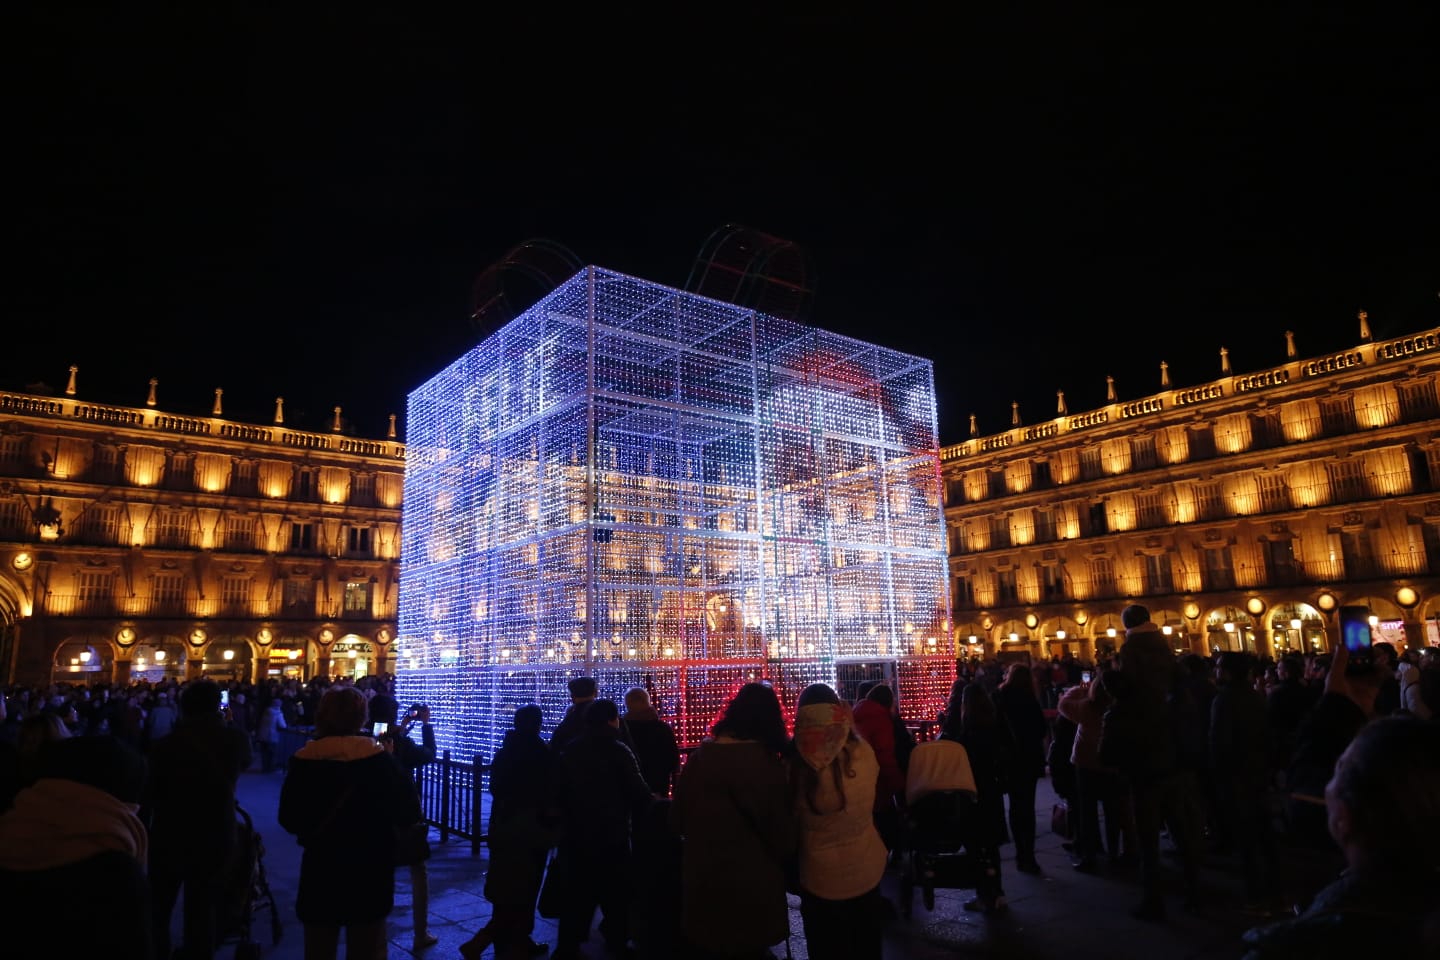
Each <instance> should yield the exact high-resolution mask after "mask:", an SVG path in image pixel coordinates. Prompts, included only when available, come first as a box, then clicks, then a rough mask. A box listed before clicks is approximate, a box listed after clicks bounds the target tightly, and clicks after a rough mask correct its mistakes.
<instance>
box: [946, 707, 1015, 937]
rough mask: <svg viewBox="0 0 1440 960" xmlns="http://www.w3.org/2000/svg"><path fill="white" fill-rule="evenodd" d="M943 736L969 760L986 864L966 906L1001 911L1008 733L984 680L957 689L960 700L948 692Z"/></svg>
mask: <svg viewBox="0 0 1440 960" xmlns="http://www.w3.org/2000/svg"><path fill="white" fill-rule="evenodd" d="M945 716H946V721H945V729H944V733H943V734H942V735H943V736H946V737H949V738H950V739H952V740H957V741H959V742H960V744H961V745H962V746H964V747H965V752H966V753H967V754H968V755H969V758H970V770H971V773H972V774H973V775H974V777H975V799H976V805H977V807H978V816H977V817H976V824H975V829H976V833H977V836H976V840H975V846H976V850H977V852H978V855H979V859H980V860H981V862H982V863H983V864H984V865H985V869H984V872H983V876H982V879H981V882H980V884H979V886H977V887H976V890H975V896H974V897H973V898H972V899H970V900H967V901H966V902H965V909H966V910H971V911H978V912H981V913H988V914H995V913H1002V912H1004V911H1005V909H1006V902H1005V888H1004V886H1003V884H1002V882H1001V874H1000V845H1001V844H1002V843H1003V842H1004V841H1005V786H1004V782H1003V779H1002V778H1003V776H1004V771H1005V769H1006V766H1007V760H1006V757H1007V756H1008V755H1009V753H1010V752H1011V750H1012V747H1011V741H1010V735H1009V731H1008V730H1006V728H1005V725H1004V724H1003V723H1001V722H1000V720H999V716H998V714H997V713H996V710H995V702H994V701H993V700H991V699H990V694H989V693H988V692H986V690H985V687H984V685H983V684H980V683H969V684H966V685H965V686H964V687H963V688H962V689H961V691H960V702H959V703H956V702H955V700H954V697H953V696H952V698H951V702H950V704H949V705H948V706H947V707H946V710H945Z"/></svg>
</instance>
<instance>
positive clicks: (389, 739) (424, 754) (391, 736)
mask: <svg viewBox="0 0 1440 960" xmlns="http://www.w3.org/2000/svg"><path fill="white" fill-rule="evenodd" d="M381 689H382V690H383V689H384V687H383V686H382V687H381ZM379 699H380V694H376V695H375V696H373V697H371V698H370V723H371V725H372V726H373V725H374V724H376V723H385V724H389V727H390V729H389V730H388V731H386V732H385V733H384V734H382V735H380V736H379V737H377V738H376V739H378V740H379V741H380V745H381V746H382V747H384V748H385V749H386V750H389V751H390V753H391V754H392V755H394V757H395V762H396V763H398V764H400V769H401V770H402V771H404V773H405V779H407V780H409V781H410V783H412V784H415V782H416V781H415V778H416V774H417V773H418V772H419V770H420V768H421V767H423V766H425V765H426V764H428V763H433V762H434V761H435V755H436V752H437V750H436V745H435V727H434V725H433V724H431V722H430V708H429V707H428V706H426V705H425V704H423V703H417V704H415V705H414V706H412V707H411V708H410V709H409V710H407V711H406V712H405V716H404V717H403V718H401V719H400V720H399V722H398V725H397V720H396V716H395V710H396V709H398V707H396V706H386V705H385V704H384V703H383V702H382V703H381V705H380V707H379V708H378V709H377V707H376V706H375V701H376V700H379ZM389 702H390V704H391V705H394V704H395V698H394V697H390V698H389ZM416 724H419V726H420V742H419V743H418V744H417V743H416V742H415V741H414V740H413V739H411V734H410V731H411V730H412V729H414V727H415V726H416ZM417 789H418V785H417ZM417 796H418V794H417ZM427 847H428V844H427ZM428 858H429V854H428V853H427V854H426V857H425V858H424V859H420V860H416V861H415V862H413V863H410V864H407V865H406V869H408V870H409V871H410V917H411V920H413V921H414V929H413V932H414V937H413V942H412V948H413V952H415V953H419V952H420V951H421V950H424V949H426V948H427V947H433V946H435V944H437V943H439V942H440V938H439V937H437V936H435V934H433V933H431V932H430V872H429V870H428V869H427V868H426V866H425V860H426V859H428Z"/></svg>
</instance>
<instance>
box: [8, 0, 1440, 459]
mask: <svg viewBox="0 0 1440 960" xmlns="http://www.w3.org/2000/svg"><path fill="white" fill-rule="evenodd" d="M133 6H134V5H126V7H133ZM273 6H274V7H277V8H279V7H282V6H283V5H273ZM290 6H300V5H290ZM388 6H390V7H392V9H388V10H386V11H385V12H383V13H366V12H364V11H365V10H369V9H371V8H370V7H369V5H365V4H360V5H349V6H340V5H337V6H336V8H335V12H334V13H333V14H330V15H321V14H304V15H299V14H295V13H294V12H290V11H284V12H276V11H275V10H270V9H267V10H262V9H261V8H260V6H259V5H256V6H253V7H251V6H246V5H239V4H226V3H214V4H195V5H190V8H187V9H183V10H181V9H178V8H177V10H172V11H169V12H166V13H164V14H161V13H158V12H157V13H148V14H145V13H139V12H136V11H135V10H134V9H125V8H121V7H120V6H118V5H117V7H116V9H113V10H111V9H105V10H99V9H89V8H86V7H83V6H78V5H70V4H64V3H59V4H45V5H37V6H36V7H35V8H33V9H32V10H30V11H29V12H28V13H25V14H22V15H21V17H20V18H18V19H16V20H15V21H14V23H15V29H13V30H12V31H10V32H11V37H10V39H11V44H10V46H11V47H12V48H14V50H13V53H12V55H11V57H10V59H11V65H12V69H13V70H14V77H15V78H16V79H15V81H14V82H13V83H12V87H11V91H10V92H11V96H10V98H9V99H10V104H11V110H10V111H8V114H9V115H8V117H7V119H6V126H7V127H8V130H7V133H8V136H7V137H6V140H7V142H8V149H7V150H6V154H7V156H8V159H9V160H10V161H11V163H12V164H15V166H12V167H11V173H10V174H9V176H8V181H9V182H8V187H9V190H8V191H7V192H8V193H9V200H10V204H9V206H10V210H9V216H8V217H6V223H7V226H8V228H9V232H10V234H11V240H10V243H9V244H8V247H9V249H10V251H11V252H10V256H9V261H10V262H9V266H10V268H11V269H10V270H8V271H7V275H8V277H9V279H8V281H7V283H6V284H5V286H4V294H5V303H4V307H3V311H4V312H3V318H4V319H3V323H4V325H5V330H6V334H7V335H6V337H5V338H4V346H3V347H0V386H4V387H9V388H16V389H20V388H25V387H26V386H27V385H32V384H36V383H41V382H43V383H46V384H48V385H49V386H50V388H52V389H54V390H59V389H60V388H62V387H63V386H64V382H65V377H66V368H67V367H68V366H69V365H70V364H72V363H73V364H76V365H78V366H79V367H80V381H79V382H80V395H81V396H82V397H84V398H87V399H93V400H96V401H102V402H113V403H120V404H134V405H140V404H142V403H143V401H144V397H145V391H146V383H147V381H148V380H149V378H150V377H152V376H153V377H157V378H159V380H160V388H159V389H160V406H161V407H162V408H165V409H168V410H175V411H180V412H190V413H201V414H203V413H208V412H209V409H210V405H211V403H212V399H213V391H214V389H215V388H216V387H221V388H223V389H224V390H225V399H224V404H225V414H226V415H227V416H229V417H231V418H233V419H239V420H253V421H256V422H262V423H263V422H268V420H269V418H270V415H271V412H272V410H273V401H274V397H275V396H276V395H280V394H283V395H284V396H285V397H286V414H287V422H289V423H291V424H294V425H297V426H301V427H308V428H311V429H320V430H324V429H327V428H328V426H329V423H330V418H331V412H330V411H331V408H332V407H334V406H336V405H339V406H342V407H343V408H344V411H345V417H346V419H347V420H348V421H349V426H350V428H351V430H352V431H353V432H355V433H358V434H360V435H363V436H381V435H383V431H384V428H385V417H386V415H387V414H388V413H391V412H395V413H400V414H402V425H403V413H404V404H405V397H406V394H407V393H408V392H409V391H410V390H411V389H413V388H414V387H416V386H418V385H419V384H420V383H422V382H423V381H425V380H426V379H428V378H429V377H430V376H431V375H432V374H433V373H435V372H436V371H437V370H439V369H440V368H441V367H443V366H444V365H445V364H446V363H448V362H449V361H450V360H451V359H453V358H454V357H455V356H457V355H459V354H460V353H461V352H463V351H464V350H465V349H466V348H467V347H468V346H469V345H470V344H471V343H473V342H474V337H475V335H476V333H475V330H474V328H473V327H472V325H471V323H470V320H469V313H470V298H471V289H472V285H473V283H474V281H475V279H476V277H477V276H478V275H479V274H480V273H482V271H484V270H485V269H486V268H487V267H489V266H490V265H491V264H493V263H495V262H496V261H498V260H500V259H501V258H502V257H503V256H504V255H505V253H506V252H507V251H509V250H510V249H512V248H514V247H515V246H516V245H518V244H521V243H523V242H525V241H527V240H532V239H544V240H547V241H551V242H554V243H557V244H560V245H562V246H564V247H566V248H568V249H569V250H571V251H573V253H574V254H575V256H576V257H577V258H578V259H579V260H580V261H582V262H585V263H595V264H598V265H600V266H603V267H607V268H611V269H615V270H620V271H623V272H626V273H633V274H637V275H640V276H643V277H645V278H647V279H650V280H654V281H658V282H661V283H666V284H670V285H672V286H677V287H680V286H684V284H685V282H686V280H687V278H688V276H689V274H690V270H691V266H692V264H693V262H694V260H695V258H696V255H697V254H698V253H699V251H700V248H701V246H702V244H703V243H704V241H705V240H706V238H707V237H708V236H709V235H710V234H711V233H712V232H713V231H715V230H717V229H718V228H720V227H722V226H723V225H725V224H729V223H739V224H744V225H747V226H750V227H753V228H755V229H757V230H761V231H764V232H766V233H769V234H773V235H775V236H778V237H781V238H784V239H786V240H789V241H792V242H794V243H796V244H798V245H800V246H801V247H802V248H804V249H805V250H806V251H807V253H808V255H809V257H810V260H811V261H812V263H813V266H814V270H815V285H816V295H815V299H814V302H813V306H812V310H811V314H810V319H811V321H812V322H814V323H815V324H816V325H818V326H821V327H824V328H826V329H830V330H834V331H837V332H841V333H847V334H851V335H854V336H857V337H860V338H863V339H866V340H870V341H873V342H876V343H880V344H884V345H885V346H888V347H892V348H895V349H899V350H905V351H909V352H913V353H917V354H921V355H924V356H928V357H930V358H932V359H933V360H934V361H935V371H936V380H937V387H938V391H939V397H940V426H941V429H940V434H941V440H942V441H943V442H954V441H958V440H960V439H963V438H964V436H965V434H966V429H967V415H968V414H970V413H972V412H973V413H975V414H977V415H978V416H979V420H980V426H981V429H982V431H983V432H991V431H995V430H999V429H1003V428H1004V427H1006V426H1008V424H1009V418H1010V403H1011V401H1012V400H1018V401H1019V402H1020V403H1021V412H1022V415H1023V416H1024V418H1025V419H1026V421H1027V422H1033V421H1036V420H1041V419H1045V418H1049V417H1051V416H1053V415H1054V411H1055V391H1056V390H1057V389H1063V390H1065V392H1066V397H1067V401H1068V403H1069V405H1070V408H1071V410H1072V411H1077V410H1081V409H1087V408H1091V407H1094V406H1098V405H1100V404H1101V403H1102V402H1103V400H1104V378H1105V375H1106V374H1112V375H1114V376H1115V377H1116V381H1117V387H1118V389H1119V392H1120V395H1121V398H1122V399H1123V398H1126V397H1133V396H1140V395H1144V394H1148V393H1151V392H1154V391H1155V390H1157V389H1158V387H1159V363H1160V361H1161V360H1166V361H1168V362H1169V364H1170V372H1171V376H1172V380H1173V382H1175V383H1176V384H1183V383H1194V382H1199V381H1202V380H1208V379H1212V378H1214V377H1216V376H1218V375H1219V357H1218V350H1219V348H1220V347H1221V346H1222V345H1224V346H1226V347H1228V348H1229V350H1230V355H1231V359H1232V361H1233V363H1234V365H1235V369H1236V370H1237V371H1246V370H1256V369H1261V368H1263V367H1265V366H1267V365H1269V364H1272V363H1274V362H1278V361H1280V360H1282V359H1283V358H1284V331H1285V330H1287V329H1291V330H1294V331H1295V332H1296V336H1297V340H1298V342H1299V347H1300V350H1301V352H1302V354H1305V355H1312V354H1318V353H1322V352H1324V351H1328V350H1332V349H1338V348H1340V347H1343V346H1347V345H1350V344H1352V343H1353V342H1355V340H1356V339H1357V335H1358V325H1357V323H1356V321H1355V313H1356V311H1357V310H1359V309H1362V308H1363V309H1366V310H1368V311H1369V314H1370V319H1371V325H1372V328H1373V329H1374V331H1375V335H1376V336H1377V337H1384V336H1386V335H1390V334H1396V335H1398V334H1402V333H1408V332H1411V331H1414V330H1419V329H1424V328H1428V327H1434V326H1437V325H1440V299H1437V294H1440V231H1437V224H1440V174H1437V169H1440V123H1437V112H1436V103H1437V102H1440V101H1437V97H1436V94H1437V84H1436V75H1435V70H1436V66H1435V60H1436V58H1435V56H1434V50H1433V47H1431V46H1429V45H1428V41H1429V40H1431V39H1433V37H1434V35H1435V34H1434V33H1433V31H1432V30H1431V29H1430V28H1431V26H1432V25H1431V24H1429V23H1425V22H1422V21H1421V19H1420V17H1421V16H1422V15H1423V14H1422V13H1420V11H1421V10H1422V8H1423V7H1424V6H1425V5H1422V4H1414V5H1412V6H1413V7H1414V9H1415V10H1416V11H1417V12H1416V14H1415V18H1414V19H1413V20H1408V21H1407V20H1400V19H1395V20H1385V21H1382V20H1379V19H1376V16H1377V15H1376V14H1373V13H1367V14H1363V15H1362V16H1363V17H1364V18H1363V19H1356V18H1355V17H1353V16H1351V15H1345V14H1340V13H1334V12H1330V13H1318V12H1307V13H1298V12H1297V13H1291V14H1289V15H1286V16H1285V17H1283V18H1282V17H1279V16H1277V17H1276V18H1275V19H1273V20H1269V21H1262V20H1260V19H1257V18H1256V17H1255V15H1254V14H1253V13H1246V14H1244V15H1243V16H1241V17H1238V18H1236V19H1227V18H1226V17H1224V16H1222V15H1221V13H1219V12H1218V10H1217V9H1215V8H1206V9H1204V10H1202V9H1200V8H1195V9H1193V10H1191V11H1190V13H1189V14H1187V18H1186V19H1181V18H1180V17H1178V16H1177V15H1176V14H1175V13H1174V12H1168V11H1167V12H1165V13H1162V14H1144V15H1137V14H1133V13H1127V14H1124V15H1119V14H1115V15H1101V14H1097V13H1096V12H1095V11H1093V10H1091V9H1088V8H1089V7H1090V6H1092V5H1077V6H1078V7H1085V8H1087V9H1075V10H1066V11H1064V12H1054V11H1052V12H1042V11H1043V8H1040V7H1034V6H1032V5H1025V7H1026V9H1027V10H1028V11H1029V12H1028V13H1026V14H1024V15H1021V14H1017V13H1006V12H996V11H988V12H985V13H966V14H956V13H953V12H952V13H950V14H949V19H946V20H942V19H913V20H899V19H894V18H893V17H891V18H887V19H885V20H873V19H868V18H866V17H862V16H860V15H858V14H844V13H839V14H827V15H824V16H814V17H801V16H798V15H779V14H771V15H769V16H767V17H765V18H763V19H760V18H755V17H752V16H749V15H746V14H743V13H727V12H726V10H725V8H723V7H720V6H710V5H707V6H705V7H704V9H703V10H701V11H698V12H696V13H695V14H694V15H693V19H689V20H682V19H675V18H671V19H664V20H644V19H638V18H633V17H631V16H629V15H626V14H622V13H619V12H613V13H607V14H606V15H605V16H603V17H600V18H596V19H590V20H587V19H582V18H579V17H572V16H568V15H566V14H565V12H564V8H563V7H560V6H554V7H550V6H544V7H541V8H537V9H539V10H540V13H541V15H542V16H541V18H540V19H529V20H527V19H524V18H509V17H501V16H498V15H495V14H493V13H491V12H490V11H488V10H486V9H484V8H486V7H488V6H490V5H486V4H475V5H470V6H473V7H475V8H476V9H475V11H474V12H472V13H470V14H468V15H466V16H463V17H462V16H458V15H451V14H437V13H417V12H414V11H411V10H409V9H408V8H409V7H410V6H412V5H388ZM937 6H938V5H937ZM946 6H947V7H948V6H950V5H946ZM1316 6H1318V5H1316ZM1353 7H1354V9H1355V10H1357V11H1358V10H1360V9H1361V5H1358V4H1356V5H1353ZM736 9H741V8H736ZM957 9H959V7H958V6H957ZM1297 9H1299V8H1298V7H1297ZM212 345H216V346H212ZM217 347H218V349H217Z"/></svg>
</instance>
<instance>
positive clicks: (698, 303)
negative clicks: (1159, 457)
mask: <svg viewBox="0 0 1440 960" xmlns="http://www.w3.org/2000/svg"><path fill="white" fill-rule="evenodd" d="M406 441H407V462H406V471H405V500H404V503H405V514H404V524H403V532H402V542H401V570H402V579H401V584H400V616H399V631H400V636H399V639H400V642H401V644H402V646H403V648H404V650H405V651H406V656H407V662H408V664H409V666H408V667H407V668H406V669H404V670H402V671H401V672H400V673H399V679H398V684H399V697H400V699H401V701H402V703H405V704H408V703H411V702H416V701H423V702H426V703H429V704H431V705H432V708H433V709H434V711H435V715H436V717H437V720H438V724H437V736H438V738H439V741H440V744H441V746H442V747H445V748H448V749H450V750H451V751H452V752H453V754H454V755H455V756H456V758H457V759H458V758H465V757H468V756H470V755H472V754H480V755H482V756H484V757H486V758H489V757H493V756H494V753H495V751H496V749H497V748H498V747H499V745H500V743H501V741H502V739H503V737H504V732H505V731H506V730H507V729H509V727H510V723H511V719H512V717H513V713H514V710H515V708H516V707H518V706H521V705H524V704H526V703H529V702H535V703H538V704H540V705H541V707H542V708H543V710H544V713H545V727H546V730H547V731H549V730H552V729H553V728H554V726H555V724H557V723H558V722H559V720H560V718H561V717H562V715H563V714H564V711H565V709H566V707H568V706H569V694H568V692H567V688H566V684H567V682H568V681H569V680H570V679H571V678H572V677H575V676H579V675H581V674H588V675H591V676H594V677H595V678H596V680H597V681H598V683H599V687H600V696H602V697H609V698H612V699H614V700H615V701H616V702H617V703H620V704H621V707H622V711H623V698H624V695H625V692H626V691H627V690H628V689H630V688H631V687H636V686H638V687H644V688H645V689H646V690H648V691H649V692H650V696H651V700H652V702H653V703H654V704H655V706H656V707H657V708H658V710H659V711H660V714H661V716H663V717H665V718H666V719H668V720H670V721H671V722H672V723H674V724H675V725H676V728H677V731H678V732H679V734H680V737H681V740H682V742H683V743H685V744H693V743H696V742H698V741H699V740H700V739H701V738H702V737H703V736H704V735H705V734H706V733H708V732H709V729H710V727H711V726H712V725H713V723H714V721H715V719H716V717H717V716H718V714H719V713H720V711H721V709H722V707H723V706H724V704H725V703H726V701H727V700H728V699H729V698H730V697H731V695H733V693H734V691H735V690H736V689H737V688H738V687H739V686H740V685H741V684H742V683H744V682H746V681H749V680H756V679H764V680H768V681H770V682H771V683H772V684H773V685H774V686H775V688H776V690H777V692H778V693H779V695H780V699H781V702H782V704H783V705H784V706H785V708H786V711H787V713H790V712H793V709H794V704H795V700H796V698H797V697H798V696H799V694H800V691H801V690H802V689H803V688H804V687H805V685H806V684H808V683H812V682H816V681H823V682H826V683H830V684H832V685H835V686H836V687H837V689H839V690H840V692H841V694H842V696H849V695H853V690H854V687H855V686H856V684H857V683H858V682H859V680H861V679H866V678H868V677H870V676H879V675H881V674H884V675H886V676H888V677H890V678H891V679H892V682H893V683H895V685H896V687H897V690H896V692H897V695H898V697H899V700H900V703H901V708H902V712H903V713H904V714H905V715H906V716H907V717H910V718H912V719H918V718H930V717H933V716H935V713H936V711H937V710H938V709H939V708H940V707H941V706H942V704H943V702H944V698H945V696H946V695H947V694H948V692H949V689H950V685H951V682H952V681H953V679H954V660H953V651H952V649H951V646H952V645H951V642H950V639H949V638H950V629H949V621H948V616H949V614H948V610H949V596H948V577H947V566H946V558H945V548H944V542H945V541H944V534H945V527H944V516H943V510H942V505H941V480H940V460H939V449H938V443H937V437H936V417H935V389H934V379H933V371H932V367H931V363H930V361H928V360H925V359H922V358H919V357H915V356H911V355H908V354H904V353H899V352H896V351H894V350H888V349H885V348H883V347H878V346H875V345H873V344H868V343H863V342H861V341H859V340H855V339H852V338H849V337H843V336H839V335H836V334H833V333H827V332H825V331H824V330H820V329H816V328H815V327H811V326H806V325H803V324H799V323H795V322H793V321H789V320H783V319H778V318H775V317H771V316H766V315H763V314H757V313H755V312H754V311H752V310H748V309H745V308H743V307H739V306H736V305H734V304H729V303H723V302H719V301H715V300H710V299H707V298H704V297H700V296H696V295H694V294H690V293H686V292H684V291H681V290H676V289H673V288H671V287H666V286H662V285H660V284H656V283H650V282H647V281H644V280H640V279H637V278H634V277H629V276H625V275H623V274H618V273H614V272H611V271H607V270H602V269H599V268H596V267H587V268H586V269H585V270H583V271H581V272H580V273H578V274H577V275H576V276H574V277H573V278H571V279H570V280H569V281H567V282H566V283H565V284H563V285H562V286H560V287H559V288H557V289H556V290H555V291H554V292H552V293H551V294H550V295H549V296H547V297H545V299H543V300H541V301H540V302H539V303H537V304H536V305H535V306H534V307H532V308H531V309H530V310H528V311H526V312H525V313H524V314H523V315H521V316H519V317H517V318H516V319H515V320H513V321H511V322H510V323H508V324H507V325H506V326H505V327H503V328H502V329H500V330H498V331H496V332H495V333H494V334H492V335H491V336H489V337H488V338H486V340H485V341H484V342H483V343H481V344H479V345H478V346H476V347H475V348H473V349H472V350H470V351H469V352H468V353H466V354H465V355H464V356H462V357H460V358H459V359H458V360H456V361H455V362H454V363H452V364H451V365H450V366H449V367H447V368H446V369H445V370H443V371H441V372H440V373H438V374H437V375H436V376H435V377H434V378H433V379H431V380H430V381H429V382H428V383H426V384H424V385H423V386H421V387H420V388H419V389H417V390H415V391H414V392H413V393H412V394H411V395H410V398H409V407H408V417H407V438H406ZM934 637H940V638H943V642H939V643H934V644H932V643H929V642H927V638H934Z"/></svg>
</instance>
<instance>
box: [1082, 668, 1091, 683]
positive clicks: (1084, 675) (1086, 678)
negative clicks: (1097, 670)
mask: <svg viewBox="0 0 1440 960" xmlns="http://www.w3.org/2000/svg"><path fill="white" fill-rule="evenodd" d="M1080 682H1081V683H1089V682H1090V671H1089V670H1086V671H1085V672H1084V673H1082V674H1080Z"/></svg>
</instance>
